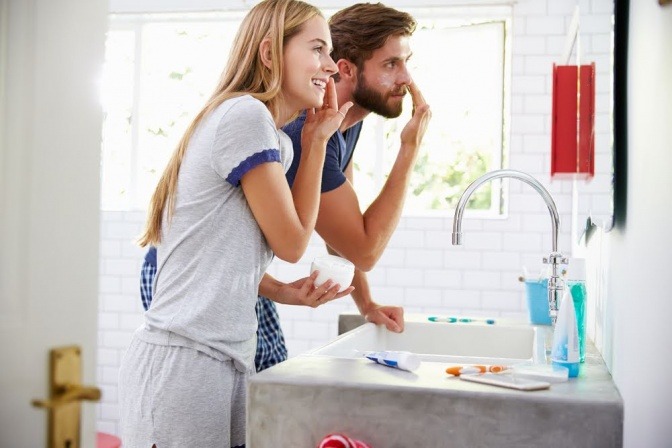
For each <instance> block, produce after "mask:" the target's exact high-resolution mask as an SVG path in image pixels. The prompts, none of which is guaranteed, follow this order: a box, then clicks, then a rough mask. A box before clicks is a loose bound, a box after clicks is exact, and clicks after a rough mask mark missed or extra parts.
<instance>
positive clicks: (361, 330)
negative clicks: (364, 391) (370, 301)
mask: <svg viewBox="0 0 672 448" xmlns="http://www.w3.org/2000/svg"><path fill="white" fill-rule="evenodd" d="M537 336H538V331H537V328H536V327H533V326H530V325H523V324H511V325H507V324H499V323H497V324H494V325H488V324H481V323H474V322H471V323H446V322H428V321H416V322H414V321H410V322H409V321H407V322H406V324H405V330H404V332H403V333H393V332H390V331H387V330H386V329H385V327H383V326H376V325H374V324H371V323H366V324H364V325H362V326H360V327H358V328H355V329H354V330H352V331H349V332H347V333H345V334H343V335H341V336H339V337H338V338H337V339H335V340H334V341H332V342H330V343H329V344H327V345H325V346H324V347H321V348H319V349H317V350H314V351H312V352H311V353H310V355H318V356H331V357H338V358H361V357H362V356H363V353H362V352H367V351H384V350H404V351H409V352H412V353H416V354H418V355H419V356H420V359H421V360H422V361H430V362H446V363H487V364H507V365H511V364H518V363H524V362H534V361H537V360H538V359H539V357H540V355H541V356H543V340H541V341H540V342H541V343H539V341H538V339H539V338H538V337H537ZM540 350H541V351H540Z"/></svg>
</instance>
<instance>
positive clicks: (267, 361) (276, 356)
mask: <svg viewBox="0 0 672 448" xmlns="http://www.w3.org/2000/svg"><path fill="white" fill-rule="evenodd" d="M155 277H156V248H154V247H152V248H150V249H149V251H148V252H147V255H145V260H144V262H143V263H142V270H141V271H140V297H141V298H142V306H143V308H144V309H145V311H146V310H148V309H149V305H150V304H151V303H152V294H153V292H154V278H155ZM255 311H256V313H257V322H258V324H259V325H258V326H257V352H256V354H255V357H254V365H255V367H256V369H257V372H261V371H262V370H264V369H268V368H269V367H272V366H274V365H276V364H278V363H280V362H282V361H286V360H287V347H286V346H285V336H284V335H283V334H282V328H280V316H278V310H277V309H276V307H275V303H273V302H272V301H271V300H269V299H267V298H266V297H262V296H259V297H257V305H256V308H255Z"/></svg>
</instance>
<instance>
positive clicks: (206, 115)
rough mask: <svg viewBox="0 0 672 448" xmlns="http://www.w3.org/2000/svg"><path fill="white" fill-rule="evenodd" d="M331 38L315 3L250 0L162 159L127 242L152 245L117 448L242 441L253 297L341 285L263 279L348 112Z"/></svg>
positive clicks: (311, 297)
mask: <svg viewBox="0 0 672 448" xmlns="http://www.w3.org/2000/svg"><path fill="white" fill-rule="evenodd" d="M330 42H331V38H330V35H329V28H328V26H327V23H326V21H325V20H324V18H323V17H322V15H321V14H320V12H319V10H317V9H316V8H315V7H313V6H311V5H308V4H306V3H303V2H300V1H296V0H266V1H263V2H261V3H259V4H258V5H257V6H255V7H254V8H253V9H252V10H251V11H250V12H249V14H248V15H247V16H246V18H245V19H244V20H243V23H242V24H241V27H240V29H239V31H238V35H237V37H236V39H235V42H234V45H233V48H232V51H231V55H230V57H229V63H228V66H227V68H226V69H225V70H224V73H223V75H222V78H221V80H220V82H219V85H218V87H217V89H216V91H215V93H214V94H213V96H212V97H211V98H210V100H209V101H208V103H207V104H206V106H205V107H204V108H203V110H202V111H201V112H200V113H199V114H198V115H197V116H196V118H195V120H194V121H193V123H192V124H191V126H190V127H189V129H188V130H187V131H186V133H185V135H184V137H183V138H182V140H181V142H180V144H179V146H178V148H177V149H176V151H175V153H174V154H173V156H172V158H171V160H170V161H169V163H168V166H167V168H166V170H165V171H164V173H163V176H162V177H161V180H160V181H159V184H158V186H157V188H156V191H155V193H154V196H153V197H152V202H151V205H150V213H149V218H148V223H147V228H146V231H145V233H144V235H143V236H142V238H141V241H140V243H141V245H143V246H144V245H149V244H151V245H158V266H157V269H158V270H157V283H156V289H155V294H154V300H153V303H152V307H151V309H150V310H149V311H148V312H147V313H146V314H145V324H144V325H143V326H142V327H141V328H140V329H138V331H137V332H136V333H135V335H134V338H133V341H132V342H131V345H130V347H129V349H128V352H127V354H126V356H125V358H124V361H123V363H122V367H121V370H120V381H119V388H120V413H121V430H122V436H123V442H124V446H125V447H142V448H145V447H146V448H149V447H152V446H155V447H157V448H165V447H188V446H202V447H206V446H207V447H215V446H220V447H230V446H239V445H242V444H244V442H245V383H246V378H247V375H248V373H249V372H251V371H252V370H253V357H254V351H255V340H254V335H255V330H256V318H255V310H254V306H255V302H256V297H257V293H261V294H263V295H266V296H268V297H271V298H273V299H275V300H277V301H279V302H282V303H290V304H304V305H310V306H317V305H318V304H320V303H324V302H326V301H329V300H332V299H334V298H338V297H342V296H343V295H346V294H348V293H349V292H350V291H351V290H352V288H350V289H348V290H346V291H345V292H343V293H341V294H337V291H338V289H339V285H333V284H331V283H330V282H328V283H327V284H325V285H322V286H320V287H319V288H315V287H314V285H313V281H314V278H315V276H311V277H308V278H305V279H302V280H298V281H297V282H294V283H291V284H283V283H281V282H279V281H277V280H275V279H273V278H272V277H270V276H269V275H267V274H265V270H266V268H267V266H268V264H269V263H270V261H271V258H272V256H273V253H275V254H276V255H277V256H279V257H280V258H282V259H284V260H287V261H290V262H296V261H297V260H298V259H299V258H300V257H301V255H302V254H303V252H304V251H305V249H306V246H307V245H308V241H309V239H310V236H311V233H312V231H313V229H314V226H315V221H316V218H317V210H318V205H319V195H320V183H321V172H322V165H323V163H324V156H325V146H326V142H327V140H328V138H329V137H330V136H331V135H332V134H333V133H334V132H335V131H336V129H337V128H338V126H339V125H340V123H341V121H342V119H343V117H344V115H345V113H346V112H347V110H348V109H349V107H350V106H351V104H347V105H344V106H342V107H341V109H340V110H339V109H338V106H337V100H336V93H335V89H334V85H333V81H332V80H331V75H332V74H334V73H335V72H336V65H335V64H334V61H333V60H332V59H331V57H330V56H329V52H330V45H331V44H330ZM303 109H307V116H308V118H307V120H306V127H305V129H304V131H303V135H302V141H303V142H304V145H305V146H304V152H303V153H302V155H301V162H300V169H299V171H300V172H299V173H298V174H297V176H296V180H295V182H294V185H293V187H292V189H291V190H290V188H289V186H288V184H287V181H286V180H285V176H284V172H285V170H286V169H287V168H288V167H289V165H290V163H291V158H292V144H291V141H290V139H289V137H287V136H286V135H285V134H284V133H283V132H282V131H281V130H280V129H279V128H280V127H281V126H283V125H284V124H285V123H287V122H289V121H290V120H291V119H292V118H294V117H295V116H296V115H297V114H298V113H299V111H300V110H303ZM305 148H309V150H308V151H306V150H305Z"/></svg>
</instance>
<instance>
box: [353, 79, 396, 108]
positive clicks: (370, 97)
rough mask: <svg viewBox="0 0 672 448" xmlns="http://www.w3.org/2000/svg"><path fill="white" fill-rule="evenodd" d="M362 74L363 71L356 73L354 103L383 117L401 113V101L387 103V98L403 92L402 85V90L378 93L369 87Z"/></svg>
mask: <svg viewBox="0 0 672 448" xmlns="http://www.w3.org/2000/svg"><path fill="white" fill-rule="evenodd" d="M363 75H364V73H363V72H360V73H359V74H358V75H357V87H356V88H355V91H354V92H353V93H352V99H353V100H354V102H355V104H357V105H358V106H360V107H362V108H364V109H366V110H370V111H371V112H373V113H375V114H378V115H380V116H383V117H385V118H397V117H398V116H399V115H401V108H402V101H399V102H398V103H397V104H388V102H387V100H388V99H389V98H390V96H391V95H395V94H396V95H398V94H401V93H402V92H405V88H404V87H402V89H403V90H401V91H397V92H395V91H391V92H388V93H380V92H378V91H376V90H374V89H373V88H371V87H369V85H368V84H367V83H366V80H365V79H364V76H363Z"/></svg>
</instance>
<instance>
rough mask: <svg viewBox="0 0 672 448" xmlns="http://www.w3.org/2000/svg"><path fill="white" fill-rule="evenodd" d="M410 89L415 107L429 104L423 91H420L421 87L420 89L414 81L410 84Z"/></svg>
mask: <svg viewBox="0 0 672 448" xmlns="http://www.w3.org/2000/svg"><path fill="white" fill-rule="evenodd" d="M408 91H409V93H410V94H411V98H412V99H413V106H414V107H416V106H420V105H422V104H427V102H426V101H425V97H424V96H423V95H422V92H420V89H418V86H417V85H416V84H415V83H414V82H412V83H410V84H409V85H408Z"/></svg>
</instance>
